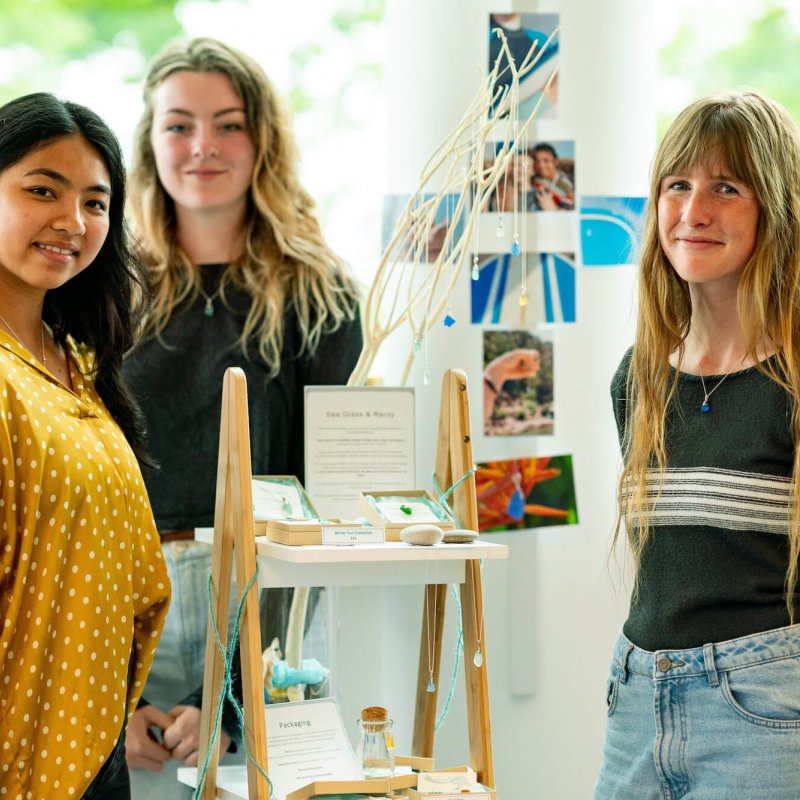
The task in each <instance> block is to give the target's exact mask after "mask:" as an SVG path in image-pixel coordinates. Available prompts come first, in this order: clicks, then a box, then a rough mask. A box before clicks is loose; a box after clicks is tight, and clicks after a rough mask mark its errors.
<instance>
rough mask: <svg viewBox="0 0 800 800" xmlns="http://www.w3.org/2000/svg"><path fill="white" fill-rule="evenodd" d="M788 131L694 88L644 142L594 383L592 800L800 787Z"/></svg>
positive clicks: (771, 113)
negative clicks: (601, 479) (618, 305)
mask: <svg viewBox="0 0 800 800" xmlns="http://www.w3.org/2000/svg"><path fill="white" fill-rule="evenodd" d="M799 358H800V135H799V134H798V129H797V126H796V125H795V123H794V121H793V120H792V119H791V117H790V116H789V114H788V113H787V112H786V111H785V109H783V108H782V107H781V106H780V105H778V104H777V103H775V102H773V101H771V100H768V99H767V98H765V97H763V96H761V95H758V94H755V93H729V94H724V95H720V96H716V97H711V98H706V99H703V100H699V101H697V102H695V103H694V104H692V105H691V106H689V107H688V108H687V109H685V110H684V111H683V112H681V114H679V115H678V117H677V119H676V120H675V121H674V122H673V124H672V126H671V127H670V129H669V130H668V132H667V134H666V135H665V137H664V139H663V141H662V143H661V145H660V147H659V149H658V152H657V154H656V157H655V161H654V165H653V171H652V180H651V189H650V203H649V205H648V209H647V215H646V219H645V231H644V237H643V245H642V252H641V261H640V269H639V309H638V322H637V329H636V338H635V341H634V345H633V348H632V349H631V350H630V351H629V352H628V353H627V354H626V355H625V357H624V358H623V361H622V363H621V364H620V367H619V369H618V371H617V373H616V375H615V377H614V380H613V382H612V399H613V403H614V411H615V415H616V420H617V426H618V430H619V435H620V442H621V445H622V453H623V468H622V473H621V477H620V484H619V522H618V527H617V534H619V532H620V530H621V529H626V530H627V535H628V539H629V543H630V545H631V549H632V552H633V555H634V563H635V566H636V584H635V587H634V592H633V597H632V600H631V607H630V613H629V616H628V619H627V621H626V623H625V625H624V627H623V631H622V634H621V636H620V637H619V640H618V642H617V645H616V648H615V652H614V657H613V660H612V665H611V674H610V677H609V683H608V694H607V702H608V718H609V719H608V731H607V737H606V746H605V755H604V761H603V766H602V769H601V772H600V776H599V778H598V782H597V786H596V790H595V798H598V799H599V798H602V799H603V800H606V799H607V798H631V799H632V798H636V800H648V799H649V798H653V800H655V798H666V797H670V798H673V797H674V798H678V797H687V798H689V797H691V798H695V797H696V798H698V800H699V799H700V798H703V800H708V799H710V798H731V797H735V798H737V800H751V799H752V798H767V797H768V798H770V799H771V800H789V798H797V797H798V796H800V691H799V690H798V686H800V625H797V624H795V623H796V622H798V619H797V608H798V604H797V594H796V586H797V559H798V542H799V541H800V520H799V519H798V507H797V504H796V502H795V497H796V496H797V491H798V484H799V483H800V468H799V467H798V460H799V459H800V449H798V447H797V442H798V435H799V434H800V405H799V404H798V398H800V367H799V366H798V359H799Z"/></svg>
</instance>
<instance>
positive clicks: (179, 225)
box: [125, 39, 362, 797]
mask: <svg viewBox="0 0 800 800" xmlns="http://www.w3.org/2000/svg"><path fill="white" fill-rule="evenodd" d="M144 100H145V109H144V113H143V115H142V118H141V120H140V123H139V126H138V129H137V131H136V139H135V144H134V154H133V166H132V172H131V201H132V202H131V210H132V215H133V220H134V223H135V232H136V234H137V236H138V238H139V242H140V246H141V257H142V259H143V261H144V263H145V265H146V266H147V268H148V270H149V274H150V280H151V284H152V291H153V295H154V303H153V306H152V310H151V312H150V315H149V317H148V319H147V321H146V325H145V328H144V336H143V339H142V341H141V343H140V344H139V345H138V347H137V348H136V349H135V350H134V351H133V353H132V354H131V355H130V356H129V357H128V359H127V360H126V365H125V374H126V377H127V379H128V381H129V383H130V385H131V387H132V389H133V390H134V392H135V394H136V395H137V397H138V399H139V401H140V403H141V406H142V408H143V410H144V412H145V415H146V417H147V422H148V443H149V447H150V452H151V453H152V455H153V457H154V459H155V460H156V461H157V462H158V463H159V465H160V471H159V472H158V473H154V474H150V475H147V476H146V479H147V486H148V491H149V493H150V497H151V499H152V503H153V509H154V513H155V517H156V523H157V526H158V529H159V532H160V534H161V541H162V546H163V550H164V555H165V559H166V562H167V565H168V568H169V569H170V572H171V577H172V582H173V591H174V594H175V598H176V600H175V602H174V603H173V612H172V613H171V615H170V616H169V617H168V619H167V623H166V631H165V634H164V637H163V639H162V645H161V647H160V648H159V650H158V652H157V654H156V661H155V664H154V667H153V671H152V673H151V677H150V679H149V681H148V684H147V686H146V687H145V691H144V697H145V698H146V700H147V701H149V702H150V703H151V704H152V705H150V706H147V707H144V708H141V709H140V710H139V711H138V712H137V715H135V716H134V719H133V720H132V722H131V726H130V728H129V735H128V761H129V764H130V765H131V766H132V767H133V768H134V772H133V779H134V780H133V783H134V787H135V788H136V789H138V790H139V791H141V792H142V793H144V791H145V789H144V787H145V786H148V787H150V786H153V788H155V785H154V784H152V783H148V782H147V780H145V779H146V778H148V777H149V776H152V773H154V772H160V771H162V769H163V766H164V764H165V763H166V762H170V764H169V766H170V769H169V770H163V771H164V772H168V773H170V775H169V777H164V778H162V779H160V780H161V783H159V784H158V785H159V786H161V785H163V786H169V788H170V789H172V790H173V792H174V790H175V789H176V787H177V784H175V783H173V782H172V781H174V777H173V776H174V768H175V767H176V766H177V765H178V764H179V763H180V762H184V763H186V764H188V765H191V764H193V763H196V759H197V744H198V735H197V733H198V723H199V709H198V706H199V703H200V693H199V691H197V690H198V687H199V686H200V685H201V682H202V675H203V651H204V644H205V631H206V614H207V602H206V585H205V582H206V580H207V576H208V573H209V569H210V559H211V548H210V547H209V546H207V545H203V544H198V543H195V542H193V541H191V540H192V538H193V529H194V528H196V527H203V526H211V525H212V524H213V517H214V497H215V491H214V489H215V479H216V464H217V450H218V442H219V422H220V406H221V393H222V377H223V373H224V371H225V369H226V368H227V367H230V366H238V367H241V368H242V369H243V370H244V372H245V374H246V376H247V381H248V402H249V416H250V436H251V456H252V466H253V472H254V474H271V475H296V476H298V478H299V479H300V480H301V481H302V479H303V388H304V386H306V385H309V384H334V383H344V382H346V380H347V378H348V376H349V374H350V372H351V370H352V368H353V366H354V365H355V363H356V360H357V358H358V355H359V353H360V350H361V344H362V339H361V328H360V322H359V317H358V298H357V294H358V293H357V290H356V285H355V282H354V280H353V278H352V277H351V275H350V272H349V270H348V269H347V268H346V266H345V265H344V264H343V263H342V261H341V259H339V258H338V257H337V256H336V255H335V254H334V253H333V252H332V251H331V250H330V248H329V247H328V246H327V244H326V243H325V241H324V239H323V236H322V233H321V231H320V227H319V223H318V221H317V217H316V214H315V211H314V203H313V201H312V200H311V198H310V196H309V195H308V194H307V192H306V191H305V190H304V189H303V187H302V186H301V184H300V182H299V180H298V175H297V167H298V155H297V151H296V148H295V145H294V140H293V137H292V134H291V130H290V126H289V122H288V117H287V114H286V112H285V111H284V109H283V106H282V104H281V102H280V100H279V98H278V96H277V94H276V92H275V90H274V89H273V87H272V85H271V83H270V82H269V80H268V79H267V77H266V75H265V74H264V72H263V71H262V70H261V68H260V67H259V66H258V65H257V64H256V63H255V62H254V61H253V60H252V59H251V58H249V57H248V56H247V55H245V54H244V53H241V52H239V51H237V50H235V49H234V48H232V47H229V46H227V45H225V44H223V43H221V42H219V41H216V40H214V39H194V40H192V41H189V42H179V43H174V44H170V45H168V46H167V47H166V48H165V49H164V50H163V51H162V52H161V53H160V54H159V55H158V56H156V58H155V60H154V61H153V63H152V65H151V67H150V70H149V72H148V75H147V78H146V81H145V88H144ZM273 591H281V590H273ZM182 598H183V599H182ZM273 599H274V598H273ZM271 605H272V607H273V608H274V606H275V605H276V603H275V602H273V603H272V604H271ZM277 605H278V606H279V607H280V608H281V609H285V608H286V602H285V597H284V598H283V602H281V603H277ZM275 625H276V627H277V630H275V631H273V632H272V633H269V632H268V633H267V636H268V637H269V638H267V641H270V640H271V638H272V635H274V634H276V635H279V636H281V637H282V636H283V632H282V631H281V630H280V625H279V624H278V623H277V621H275ZM223 727H225V721H224V719H223ZM154 728H155V729H156V731H157V732H158V733H157V734H156V736H155V737H153V736H151V735H150V731H151V730H152V729H154ZM231 732H232V730H231V728H230V727H229V728H228V733H231ZM229 742H230V739H229V737H228V736H227V734H226V735H225V736H224V737H223V740H222V743H223V749H225V747H227V746H228V744H229ZM147 773H149V775H148V774H147ZM153 780H155V777H154V776H153ZM172 796H176V795H175V794H174V793H173V794H170V797H172Z"/></svg>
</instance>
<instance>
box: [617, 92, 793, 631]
mask: <svg viewBox="0 0 800 800" xmlns="http://www.w3.org/2000/svg"><path fill="white" fill-rule="evenodd" d="M709 162H711V163H712V164H715V165H716V164H721V165H724V166H725V167H727V170H728V171H729V172H730V173H731V174H732V176H734V177H735V178H736V179H737V180H740V181H743V182H744V183H746V184H747V185H748V186H750V187H751V188H752V190H753V192H754V194H755V197H756V200H757V201H758V206H759V223H758V239H757V243H756V247H755V250H754V252H753V255H752V256H751V258H750V260H749V262H748V263H747V264H746V265H745V268H744V270H743V272H742V277H741V280H740V282H739V286H738V293H737V307H738V312H739V319H740V321H741V325H742V329H743V332H744V339H745V346H746V353H747V356H748V357H749V358H750V359H751V360H752V361H753V362H754V363H755V365H756V367H757V369H758V370H759V371H761V372H762V373H764V374H765V375H767V376H769V377H770V378H771V379H772V380H774V381H776V382H777V383H778V384H779V385H780V386H782V387H783V388H784V389H785V390H786V391H787V392H789V394H790V395H791V397H792V398H793V399H794V410H793V415H792V422H791V427H792V436H793V439H794V442H795V453H794V467H793V471H792V477H793V481H794V495H793V497H795V498H796V497H798V496H800V494H799V492H800V447H797V443H798V442H800V403H798V398H800V135H799V134H798V130H797V126H796V125H795V123H794V121H793V120H792V118H791V117H790V116H789V114H788V113H787V112H786V110H785V109H784V108H783V107H782V106H780V105H778V104H777V103H775V102H774V101H772V100H769V99H767V98H765V97H763V96H761V95H759V94H756V93H753V92H747V93H727V94H723V95H718V96H715V97H709V98H705V99H702V100H698V101H697V102H695V103H693V104H692V105H690V106H689V107H688V108H686V109H684V110H683V111H682V112H681V113H680V114H679V115H678V117H677V118H676V119H675V121H674V122H673V123H672V125H671V127H670V128H669V130H668V131H667V133H666V135H665V137H664V139H663V141H662V142H661V145H660V146H659V148H658V151H657V153H656V157H655V160H654V162H653V168H652V175H651V183H650V199H649V202H648V205H647V211H646V215H645V224H644V234H643V241H642V250H641V258H640V265H639V290H638V294H639V308H638V319H637V325H636V338H635V341H634V345H633V353H632V357H631V364H630V370H629V372H628V380H627V398H626V400H627V403H626V407H627V414H628V420H627V422H628V424H627V425H626V433H625V437H624V441H623V467H622V470H621V474H620V480H619V494H618V514H617V526H616V531H615V534H614V542H615V543H616V542H617V540H618V537H619V533H620V528H621V525H622V522H623V521H624V522H625V524H626V528H627V532H628V539H629V541H630V543H631V546H632V550H633V555H634V562H635V564H636V565H637V567H638V564H639V561H640V558H641V554H642V552H643V550H644V547H645V545H646V543H647V540H648V538H649V536H650V534H651V524H650V517H649V512H650V504H651V503H652V501H653V498H652V497H650V498H648V491H647V486H646V479H647V473H648V470H652V469H655V470H656V472H657V474H658V476H659V479H660V480H663V476H664V470H665V468H666V465H667V461H668V454H667V452H666V448H665V430H666V422H667V412H668V409H669V406H670V403H671V402H672V400H673V397H674V396H675V392H676V389H677V385H678V371H679V370H680V365H681V362H682V360H683V355H684V346H685V341H686V337H687V335H688V333H689V330H690V327H691V321H692V304H691V297H690V295H689V287H688V284H687V283H686V281H684V280H682V279H681V278H680V277H679V276H678V275H677V273H676V272H675V270H674V269H673V268H672V266H671V265H670V263H669V261H668V260H667V257H666V255H665V254H664V251H663V249H662V248H661V243H660V241H659V236H658V198H659V193H660V187H661V181H662V179H663V178H664V177H666V176H667V175H674V174H680V173H681V172H683V171H685V170H689V169H691V168H692V167H694V166H696V165H698V164H701V163H706V164H707V163H709ZM765 343H771V346H772V347H774V348H775V349H776V354H775V358H774V359H769V360H766V361H762V360H760V359H762V358H763V354H764V351H763V347H764V345H765ZM676 351H677V366H678V369H677V370H675V371H674V373H673V377H672V378H670V362H669V358H670V355H671V354H672V353H674V352H676ZM651 474H652V473H651ZM788 535H789V565H788V568H787V572H786V587H785V588H786V603H787V607H788V609H789V615H790V618H791V619H792V620H793V619H794V605H793V597H794V590H795V587H796V584H797V571H798V568H797V561H798V553H800V513H799V510H798V505H797V503H795V502H793V503H792V509H791V513H790V515H789V530H788Z"/></svg>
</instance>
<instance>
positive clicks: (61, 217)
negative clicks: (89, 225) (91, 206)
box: [52, 200, 86, 236]
mask: <svg viewBox="0 0 800 800" xmlns="http://www.w3.org/2000/svg"><path fill="white" fill-rule="evenodd" d="M52 227H53V230H56V231H64V233H66V234H68V235H69V236H83V235H84V234H85V233H86V221H85V219H84V216H83V202H82V201H80V200H77V201H74V202H73V201H67V200H65V201H64V203H63V204H62V205H61V206H60V207H59V209H58V214H57V215H56V216H55V217H54V219H53V222H52Z"/></svg>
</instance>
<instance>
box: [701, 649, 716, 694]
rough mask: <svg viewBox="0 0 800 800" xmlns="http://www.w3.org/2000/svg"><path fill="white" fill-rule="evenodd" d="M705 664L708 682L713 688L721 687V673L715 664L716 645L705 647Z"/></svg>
mask: <svg viewBox="0 0 800 800" xmlns="http://www.w3.org/2000/svg"><path fill="white" fill-rule="evenodd" d="M703 663H704V664H705V668H706V673H707V674H708V682H709V683H710V684H711V685H712V686H719V673H718V672H717V665H716V664H715V663H714V645H713V644H704V645H703Z"/></svg>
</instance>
